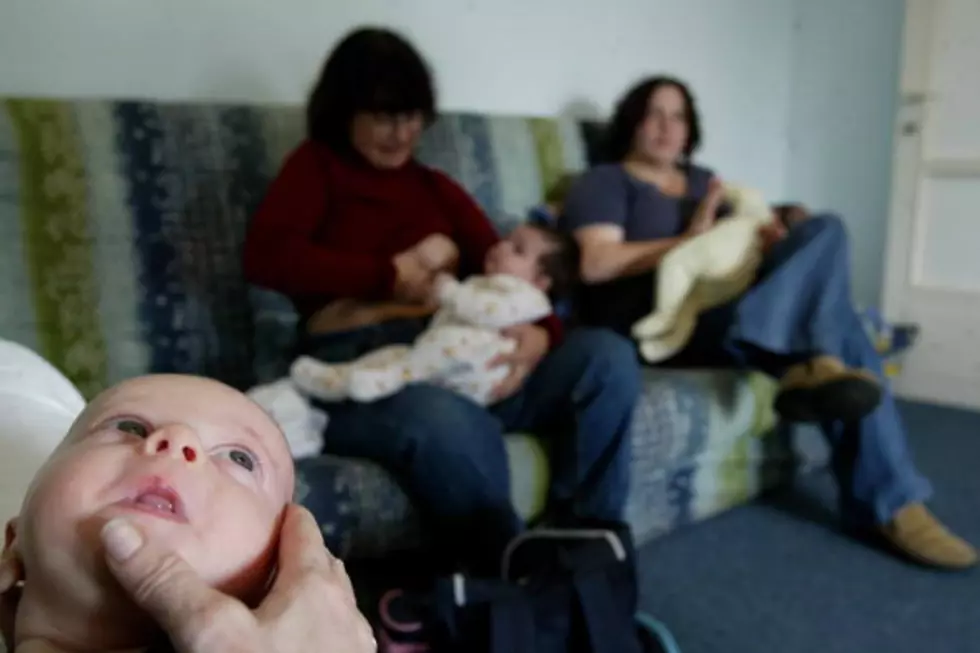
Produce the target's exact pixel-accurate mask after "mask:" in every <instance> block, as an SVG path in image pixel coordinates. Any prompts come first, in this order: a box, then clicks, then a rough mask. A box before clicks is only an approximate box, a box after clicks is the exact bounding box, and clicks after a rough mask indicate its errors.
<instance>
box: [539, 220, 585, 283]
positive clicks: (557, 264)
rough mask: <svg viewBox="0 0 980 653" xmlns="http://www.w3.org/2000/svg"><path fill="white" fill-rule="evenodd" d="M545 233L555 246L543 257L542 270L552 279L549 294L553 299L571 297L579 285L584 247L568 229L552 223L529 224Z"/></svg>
mask: <svg viewBox="0 0 980 653" xmlns="http://www.w3.org/2000/svg"><path fill="white" fill-rule="evenodd" d="M528 226H530V227H531V228H533V229H537V230H538V231H540V232H542V233H543V234H545V236H546V237H547V239H548V242H550V243H551V244H552V245H554V248H553V249H552V250H551V251H550V252H548V253H547V254H545V255H544V256H542V257H541V272H542V273H544V274H545V275H546V276H547V277H548V278H549V279H551V288H550V289H549V291H548V296H549V297H550V298H551V300H552V301H558V300H562V299H568V298H570V297H571V296H572V295H573V294H574V292H575V290H576V289H577V288H578V286H579V269H580V266H581V258H582V248H581V247H580V246H579V244H578V240H576V239H575V237H574V236H573V235H572V234H570V233H569V232H567V231H563V230H560V229H557V228H555V227H552V226H551V225H543V224H533V225H528Z"/></svg>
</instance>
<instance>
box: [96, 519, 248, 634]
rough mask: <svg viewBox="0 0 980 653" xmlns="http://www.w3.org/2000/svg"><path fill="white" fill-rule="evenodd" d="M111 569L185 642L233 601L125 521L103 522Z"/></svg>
mask: <svg viewBox="0 0 980 653" xmlns="http://www.w3.org/2000/svg"><path fill="white" fill-rule="evenodd" d="M101 537H102V543H103V544H104V545H105V548H106V562H107V563H108V566H109V570H110V571H111V572H112V574H113V576H115V578H116V580H117V581H119V584H120V585H122V587H123V589H124V590H126V592H127V593H128V594H129V596H130V598H131V599H132V600H133V601H134V602H135V603H136V605H138V606H139V607H141V608H142V609H143V610H145V611H146V612H147V613H148V614H149V615H150V616H151V617H152V618H153V619H155V620H156V621H157V623H158V624H159V625H160V626H161V627H162V628H163V629H164V630H165V631H167V633H168V634H169V635H170V637H171V639H172V640H174V642H175V643H176V642H184V643H189V642H191V641H193V640H194V639H196V638H197V636H198V635H199V634H200V630H201V629H200V627H201V625H202V623H201V620H202V619H205V620H207V619H208V618H209V617H210V618H211V619H212V620H213V617H214V616H216V614H217V613H219V612H221V611H222V610H221V609H222V608H230V607H232V605H233V604H234V601H232V600H231V599H229V598H228V597H226V596H225V595H223V594H221V593H220V592H218V591H217V590H214V589H212V588H211V587H209V586H208V585H207V584H206V583H205V582H204V581H203V580H201V578H200V577H199V576H198V575H197V573H196V572H195V571H194V570H193V569H191V567H190V565H188V564H187V562H185V561H184V559H183V558H181V557H180V556H179V555H178V554H177V553H175V552H173V551H169V550H165V549H163V548H162V547H160V546H156V545H155V544H154V543H153V542H151V541H149V540H147V539H146V538H145V537H144V536H143V534H142V533H141V532H140V531H139V530H137V528H136V527H135V526H134V525H133V524H131V523H130V522H129V521H127V520H125V519H122V518H116V519H113V520H111V521H109V522H108V523H107V524H106V525H105V526H103V528H102V532H101Z"/></svg>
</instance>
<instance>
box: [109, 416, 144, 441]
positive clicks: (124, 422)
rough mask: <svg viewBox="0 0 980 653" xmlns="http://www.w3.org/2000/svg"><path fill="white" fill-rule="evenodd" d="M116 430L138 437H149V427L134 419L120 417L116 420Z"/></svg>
mask: <svg viewBox="0 0 980 653" xmlns="http://www.w3.org/2000/svg"><path fill="white" fill-rule="evenodd" d="M116 430H117V431H122V432H123V433H129V434H131V435H135V436H136V437H138V438H148V437H150V429H149V427H148V426H147V425H146V424H143V423H142V422H138V421H136V420H135V419H121V420H117V421H116Z"/></svg>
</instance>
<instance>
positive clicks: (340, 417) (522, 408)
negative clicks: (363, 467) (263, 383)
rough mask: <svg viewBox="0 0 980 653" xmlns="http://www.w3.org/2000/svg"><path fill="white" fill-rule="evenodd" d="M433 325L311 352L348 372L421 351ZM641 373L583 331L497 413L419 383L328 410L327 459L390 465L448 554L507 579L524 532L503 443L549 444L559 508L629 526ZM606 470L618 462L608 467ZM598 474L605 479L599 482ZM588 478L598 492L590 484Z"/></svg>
mask: <svg viewBox="0 0 980 653" xmlns="http://www.w3.org/2000/svg"><path fill="white" fill-rule="evenodd" d="M423 327H424V323H422V322H421V321H417V320H398V321H394V322H389V323H385V324H381V325H377V326H373V327H367V328H364V329H358V330H355V331H351V332H347V333H343V334H332V335H327V336H319V337H311V338H308V339H307V343H306V346H305V347H304V348H305V349H306V350H307V352H308V353H309V354H310V355H313V356H316V357H318V358H320V359H321V360H327V361H331V362H341V361H346V360H350V359H352V358H354V357H356V356H359V355H361V354H364V353H366V352H367V351H370V350H372V349H375V348H377V347H379V346H382V345H385V344H396V343H408V342H411V341H412V340H414V338H415V337H416V336H417V335H418V334H419V333H420V332H421V330H422V329H423ZM639 369H640V368H639V364H638V361H637V358H636V354H635V351H634V349H633V347H632V345H631V344H630V343H629V342H628V341H627V340H626V339H624V338H621V337H620V336H617V335H615V334H613V333H611V332H608V331H603V330H585V329H582V330H575V331H572V332H570V333H568V334H567V336H566V338H565V341H564V342H563V343H562V344H561V345H559V346H558V347H557V348H555V349H554V350H553V351H551V352H550V353H549V354H548V355H547V356H546V357H545V358H544V359H543V360H542V361H541V363H540V364H539V365H538V367H537V369H536V370H534V372H532V373H531V375H530V376H529V377H528V379H527V382H526V383H525V385H524V387H523V389H522V390H521V391H520V392H518V393H517V394H516V395H514V396H513V397H511V398H509V399H506V400H504V401H502V402H500V403H498V404H497V405H494V406H492V407H490V408H489V409H487V408H484V407H482V406H479V405H477V404H475V403H473V402H472V401H470V400H468V399H466V398H464V397H462V396H459V395H457V394H455V393H453V392H451V391H449V390H446V389H443V388H439V387H436V386H433V385H428V384H415V385H410V386H408V387H407V388H405V389H404V390H402V391H401V392H399V393H398V394H396V395H394V396H391V397H388V398H386V399H382V400H380V401H377V402H374V403H369V404H358V403H354V402H345V403H337V404H328V405H326V406H325V408H326V409H327V410H328V411H329V414H330V424H329V426H328V427H327V431H326V434H325V447H324V451H325V452H326V453H331V454H335V455H340V456H352V457H361V458H367V459H370V460H373V461H375V462H377V463H379V464H380V465H382V466H383V467H385V468H386V469H387V470H388V471H389V472H390V473H392V474H393V475H394V476H395V478H396V479H397V480H398V481H399V482H400V483H401V485H402V487H403V488H404V489H405V490H406V491H407V492H408V493H409V494H410V495H411V496H413V498H414V500H415V505H416V507H417V509H418V510H419V511H420V512H421V514H422V515H423V517H425V518H427V519H426V521H427V527H428V529H429V531H430V532H431V533H432V534H433V535H434V536H435V537H434V542H435V543H436V545H437V546H438V547H439V548H440V549H441V550H442V551H444V552H445V553H446V555H450V556H453V557H454V559H456V560H458V561H459V562H461V563H464V564H466V565H468V566H471V567H479V568H482V569H493V570H496V569H498V568H499V555H500V553H501V551H502V550H503V548H504V547H505V546H506V543H507V542H508V541H509V540H510V539H511V538H513V537H514V536H515V535H516V534H518V533H519V532H520V531H521V530H522V529H523V527H524V525H523V524H522V522H521V520H520V519H519V517H518V516H517V514H516V513H515V511H514V508H513V506H512V504H511V497H510V472H509V469H508V464H507V456H506V451H505V449H504V442H503V437H502V436H503V434H504V433H506V432H511V431H525V432H533V433H535V434H536V435H539V436H541V437H544V438H547V444H548V445H549V449H550V452H551V467H552V481H551V487H550V501H551V504H552V505H553V506H556V507H559V506H564V507H566V509H567V511H568V513H569V514H570V515H572V516H574V517H579V518H594V519H617V520H618V519H621V518H622V513H623V510H624V508H625V504H626V495H627V491H628V485H629V462H630V443H629V439H628V434H629V426H630V421H631V419H632V415H633V408H634V405H635V402H636V399H637V396H638V394H639V389H640V371H639ZM600 461H603V462H608V464H607V465H605V466H604V467H603V466H601V465H600V466H597V464H598V463H599V462H600ZM593 469H599V470H601V473H600V474H598V476H594V475H593V473H592V472H591V470H593ZM586 477H588V478H590V482H589V483H587V484H586V485H584V486H583V484H582V482H583V480H584V479H586ZM593 478H594V481H593V480H591V479H593ZM583 490H584V491H583Z"/></svg>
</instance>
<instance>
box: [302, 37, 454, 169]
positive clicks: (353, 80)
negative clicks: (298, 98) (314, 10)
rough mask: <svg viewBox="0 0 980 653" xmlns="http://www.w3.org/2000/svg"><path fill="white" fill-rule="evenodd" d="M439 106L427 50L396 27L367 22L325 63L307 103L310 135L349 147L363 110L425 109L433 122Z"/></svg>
mask: <svg viewBox="0 0 980 653" xmlns="http://www.w3.org/2000/svg"><path fill="white" fill-rule="evenodd" d="M435 107H436V93H435V87H434V84H433V82H432V75H431V74H430V72H429V67H428V65H426V63H425V60H424V59H423V58H422V55H420V54H419V53H418V51H417V50H416V49H415V48H414V47H412V45H411V44H410V43H409V42H408V41H407V40H405V39H404V38H403V37H401V36H399V35H398V34H396V33H395V32H393V31H391V30H387V29H383V28H376V27H363V28H360V29H356V30H354V31H353V32H350V33H349V34H348V35H347V36H345V37H344V38H343V40H341V41H340V43H338V44H337V46H336V47H335V48H334V49H333V51H332V52H331V53H330V55H329V56H328V57H327V60H326V62H325V63H324V64H323V71H322V72H321V73H320V78H319V80H318V81H317V83H316V85H315V86H314V87H313V91H312V92H311V93H310V98H309V101H308V102H307V105H306V130H307V136H308V137H309V138H310V139H311V140H314V141H317V142H320V143H324V144H325V145H328V146H329V147H331V148H334V149H336V150H338V151H346V150H349V148H350V126H351V120H352V119H353V118H354V115H355V114H357V113H361V112H371V113H383V114H395V115H397V114H407V113H415V112H420V113H422V115H423V117H424V118H425V120H426V122H427V123H429V122H432V120H433V119H434V118H435V111H436V109H435Z"/></svg>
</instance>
